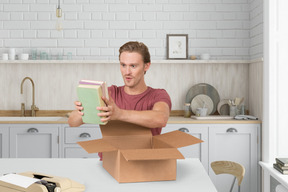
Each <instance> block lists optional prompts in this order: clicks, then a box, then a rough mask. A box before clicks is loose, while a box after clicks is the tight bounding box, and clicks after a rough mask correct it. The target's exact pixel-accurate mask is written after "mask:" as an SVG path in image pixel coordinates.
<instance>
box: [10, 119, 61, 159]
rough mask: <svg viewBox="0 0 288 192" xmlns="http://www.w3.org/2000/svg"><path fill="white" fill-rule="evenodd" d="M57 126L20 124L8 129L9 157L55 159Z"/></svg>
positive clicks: (56, 155) (56, 152)
mask: <svg viewBox="0 0 288 192" xmlns="http://www.w3.org/2000/svg"><path fill="white" fill-rule="evenodd" d="M58 128H59V126H58V125H54V124H21V125H13V126H11V127H10V157H13V158H57V157H58Z"/></svg>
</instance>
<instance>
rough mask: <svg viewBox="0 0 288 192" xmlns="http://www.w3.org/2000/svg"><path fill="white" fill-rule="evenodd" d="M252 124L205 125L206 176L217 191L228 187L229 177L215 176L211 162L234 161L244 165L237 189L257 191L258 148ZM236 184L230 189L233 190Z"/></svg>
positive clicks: (230, 179)
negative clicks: (206, 139) (206, 128)
mask: <svg viewBox="0 0 288 192" xmlns="http://www.w3.org/2000/svg"><path fill="white" fill-rule="evenodd" d="M258 128H259V125H257V124H256V125H255V124H233V125H229V124H219V125H211V127H209V176H210V178H211V180H212V181H213V183H214V184H215V186H216V188H217V190H218V191H219V192H226V191H229V190H230V187H231V184H232V181H233V178H234V177H233V176H231V175H227V174H221V175H215V173H214V172H213V170H212V169H211V166H210V164H211V162H213V161H222V160H224V161H235V162H238V163H240V164H242V165H243V166H244V167H245V176H244V179H243V181H242V183H241V191H245V192H256V191H257V188H258V186H257V183H258V179H257V172H258V171H257V169H258V164H257V162H258V160H257V157H258V150H257V148H258V147H257V145H258V141H257V132H258V130H257V129H258ZM236 186H237V185H235V187H234V190H233V191H237V190H236V189H237V188H236Z"/></svg>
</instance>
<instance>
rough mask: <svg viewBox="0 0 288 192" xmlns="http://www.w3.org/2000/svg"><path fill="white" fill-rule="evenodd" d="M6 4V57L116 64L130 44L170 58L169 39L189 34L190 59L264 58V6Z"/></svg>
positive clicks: (11, 0)
mask: <svg viewBox="0 0 288 192" xmlns="http://www.w3.org/2000/svg"><path fill="white" fill-rule="evenodd" d="M60 2H61V7H62V11H63V16H62V19H61V20H62V21H61V22H62V24H63V28H64V30H63V31H57V30H56V21H57V18H56V6H57V3H58V1H57V0H1V2H0V18H1V19H0V53H4V52H8V48H11V47H13V48H16V51H17V53H22V52H25V53H27V52H28V53H31V50H32V49H35V48H37V50H38V51H46V52H48V53H50V54H53V55H57V54H58V53H61V54H64V55H66V54H67V53H68V52H71V53H72V54H73V59H95V60H116V59H117V57H118V48H119V47H120V46H121V45H122V44H123V43H125V42H127V41H130V40H138V41H142V42H144V43H145V44H147V45H148V47H149V48H150V52H151V55H152V59H165V58H166V34H188V36H189V48H188V50H189V55H199V54H201V53H204V52H205V53H210V54H211V56H212V59H250V58H252V59H255V58H260V57H262V55H263V50H262V49H263V40H262V36H263V32H262V30H263V21H262V17H263V16H262V12H263V10H262V9H263V5H262V4H263V0H64V1H63V0H61V1H60Z"/></svg>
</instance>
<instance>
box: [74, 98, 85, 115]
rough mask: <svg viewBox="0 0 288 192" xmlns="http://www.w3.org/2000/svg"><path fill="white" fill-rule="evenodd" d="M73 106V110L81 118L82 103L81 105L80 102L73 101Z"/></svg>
mask: <svg viewBox="0 0 288 192" xmlns="http://www.w3.org/2000/svg"><path fill="white" fill-rule="evenodd" d="M74 104H75V109H76V110H77V111H78V112H79V114H80V115H81V116H83V115H84V113H83V112H82V110H83V109H84V108H83V107H82V103H81V102H80V101H75V102H74Z"/></svg>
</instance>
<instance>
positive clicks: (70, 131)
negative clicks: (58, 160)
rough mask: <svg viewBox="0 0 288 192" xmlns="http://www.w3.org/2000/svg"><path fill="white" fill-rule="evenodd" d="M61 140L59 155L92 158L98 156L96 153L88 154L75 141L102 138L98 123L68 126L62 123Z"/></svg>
mask: <svg viewBox="0 0 288 192" xmlns="http://www.w3.org/2000/svg"><path fill="white" fill-rule="evenodd" d="M61 135H62V137H61V138H62V142H61V145H62V146H60V149H61V157H64V158H89V157H90V158H92V157H94V158H95V157H98V154H97V153H93V154H88V153H87V152H86V151H85V150H84V149H83V148H81V147H80V146H79V145H78V144H77V142H78V141H87V140H93V139H100V138H102V134H101V131H100V128H99V125H88V124H85V125H81V126H80V127H69V125H63V127H62V129H61Z"/></svg>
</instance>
